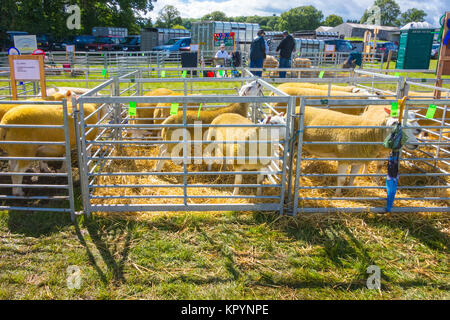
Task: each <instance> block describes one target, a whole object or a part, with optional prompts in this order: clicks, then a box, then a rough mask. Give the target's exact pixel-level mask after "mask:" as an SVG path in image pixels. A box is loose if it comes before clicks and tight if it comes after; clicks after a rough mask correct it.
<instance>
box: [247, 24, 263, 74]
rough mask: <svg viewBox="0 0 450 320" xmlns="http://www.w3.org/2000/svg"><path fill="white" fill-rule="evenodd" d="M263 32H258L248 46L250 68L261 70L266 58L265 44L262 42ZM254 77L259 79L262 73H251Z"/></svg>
mask: <svg viewBox="0 0 450 320" xmlns="http://www.w3.org/2000/svg"><path fill="white" fill-rule="evenodd" d="M264 35H265V33H264V30H259V31H258V37H257V38H255V39H254V40H253V41H252V44H251V46H250V68H262V67H263V62H264V59H265V58H266V42H265V41H264ZM252 73H253V74H254V75H255V76H258V77H261V74H262V71H252Z"/></svg>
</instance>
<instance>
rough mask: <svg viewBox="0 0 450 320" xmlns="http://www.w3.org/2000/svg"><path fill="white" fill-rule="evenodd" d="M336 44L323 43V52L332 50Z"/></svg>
mask: <svg viewBox="0 0 450 320" xmlns="http://www.w3.org/2000/svg"><path fill="white" fill-rule="evenodd" d="M335 48H336V46H335V45H334V44H326V45H325V52H334V51H335Z"/></svg>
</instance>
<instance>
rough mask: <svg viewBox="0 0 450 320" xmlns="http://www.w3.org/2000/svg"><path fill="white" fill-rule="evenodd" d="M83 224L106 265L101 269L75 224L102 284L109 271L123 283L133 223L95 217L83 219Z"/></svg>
mask: <svg viewBox="0 0 450 320" xmlns="http://www.w3.org/2000/svg"><path fill="white" fill-rule="evenodd" d="M84 226H85V227H86V229H87V231H88V233H89V236H90V238H91V240H92V243H93V244H94V246H95V248H96V249H97V250H98V252H99V254H100V256H101V257H102V259H103V262H104V263H105V264H106V266H107V270H106V272H104V271H102V269H101V267H100V266H99V264H98V261H97V259H98V258H96V257H95V255H94V254H93V253H92V251H91V249H90V247H89V245H88V243H87V241H86V240H85V238H84V236H83V234H82V232H81V230H80V229H79V226H78V225H76V226H75V229H76V234H77V237H78V239H79V240H80V242H81V244H82V245H83V246H84V247H85V249H86V253H87V255H88V259H89V262H90V264H91V265H92V266H93V267H94V268H95V270H96V271H97V273H98V275H99V277H100V279H101V281H102V282H103V283H104V284H106V283H108V276H107V273H108V274H109V273H110V274H112V280H113V281H114V282H116V283H124V282H125V277H124V272H123V269H124V266H125V264H126V262H127V260H128V254H129V251H130V244H131V241H132V238H133V235H132V234H133V232H132V231H133V230H134V227H135V223H134V222H132V221H118V220H114V221H113V220H108V219H103V218H98V217H97V218H91V219H87V220H85V221H84Z"/></svg>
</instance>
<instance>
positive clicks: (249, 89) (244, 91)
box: [239, 80, 263, 97]
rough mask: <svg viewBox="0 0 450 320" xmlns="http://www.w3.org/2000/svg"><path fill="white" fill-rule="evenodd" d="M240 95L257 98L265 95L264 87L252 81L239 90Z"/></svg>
mask: <svg viewBox="0 0 450 320" xmlns="http://www.w3.org/2000/svg"><path fill="white" fill-rule="evenodd" d="M239 95H240V96H241V97H243V96H257V97H260V96H262V95H263V86H262V85H261V84H260V83H259V82H258V81H256V80H255V81H252V82H250V83H248V84H246V85H243V86H242V88H241V90H239Z"/></svg>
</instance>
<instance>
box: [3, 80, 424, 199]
mask: <svg viewBox="0 0 450 320" xmlns="http://www.w3.org/2000/svg"><path fill="white" fill-rule="evenodd" d="M278 89H280V90H281V91H283V92H285V93H287V94H289V95H292V96H318V97H319V96H321V97H323V96H328V89H329V88H328V85H316V84H311V83H284V84H282V85H280V86H279V87H278ZM50 90H53V91H52V92H49V96H48V97H47V98H46V99H39V98H37V99H30V100H27V101H33V100H38V101H39V100H41V101H45V100H47V101H58V100H59V101H61V100H62V99H64V98H66V99H67V101H68V109H69V110H68V111H69V114H70V113H71V110H72V99H71V96H72V95H73V94H82V93H85V92H86V90H87V89H79V88H59V89H50ZM262 93H263V88H262V86H261V84H260V83H259V82H258V81H253V82H251V83H249V84H246V85H244V86H243V87H242V88H241V90H240V92H239V95H240V96H261V95H262ZM367 94H368V92H361V91H360V90H359V89H357V88H355V87H352V86H346V87H345V86H332V87H331V96H340V97H343V98H346V99H358V98H363V97H367ZM170 95H177V93H175V92H174V91H172V90H170V89H165V88H159V89H155V90H153V91H151V92H149V93H147V94H146V96H170ZM24 103H25V104H23V105H17V104H16V105H5V104H0V117H1V118H0V120H1V123H0V124H1V125H17V124H19V125H21V124H47V125H62V124H63V114H62V112H63V111H62V107H61V106H55V105H32V104H26V101H24ZM83 106H84V114H85V116H86V117H88V121H87V124H95V123H97V122H98V121H99V119H102V118H103V117H104V116H105V112H106V111H105V109H104V108H102V109H101V110H100V109H98V107H97V105H95V104H84V105H83ZM285 107H286V106H285V105H283V104H281V103H279V104H273V109H274V110H276V111H277V113H278V112H280V113H279V114H274V115H272V116H268V117H266V119H264V121H263V123H264V124H267V125H268V126H270V125H277V126H275V127H276V128H278V131H276V132H278V134H277V138H278V139H279V140H280V141H281V140H283V139H285V138H286V137H285V135H284V133H285V130H286V129H285V128H284V127H283V125H284V124H286V121H287V119H286V116H285V115H283V113H281V111H282V110H284V109H285ZM248 112H249V103H234V104H230V105H229V106H227V107H223V108H218V109H215V110H209V109H206V110H203V111H202V112H201V113H200V114H199V113H198V112H197V111H192V110H189V111H187V114H186V121H187V123H188V124H194V122H196V121H201V122H202V124H203V125H208V124H211V125H248V127H242V128H241V129H242V130H240V131H239V135H240V136H239V137H238V139H237V140H246V141H250V140H252V141H253V140H256V141H257V140H261V134H262V133H261V128H262V127H251V125H252V124H253V123H252V121H250V120H249V119H248V118H247V116H248ZM299 112H300V110H299V106H298V104H297V107H296V113H299ZM89 115H91V116H90V117H89ZM416 115H417V113H416V112H414V111H410V112H408V113H407V114H405V115H404V116H405V117H406V118H407V122H408V127H409V129H406V130H404V133H405V134H406V136H407V142H406V145H405V146H406V147H407V148H408V149H411V150H414V149H415V148H417V146H418V140H417V139H416V137H415V136H416V135H418V134H419V133H420V127H419V126H420V125H421V123H420V121H421V120H420V121H418V119H417V118H416ZM397 121H398V120H397V119H395V118H392V117H390V110H389V108H386V107H385V106H382V105H371V106H361V107H355V108H341V109H339V108H338V109H333V110H329V109H323V108H315V107H306V108H305V112H304V125H305V126H314V128H306V130H304V133H303V141H304V142H326V144H310V143H306V144H304V146H303V150H305V151H307V152H308V153H310V154H311V155H313V156H316V157H326V158H336V159H342V160H339V161H338V173H339V174H342V175H345V174H347V171H348V167H351V169H350V172H351V174H357V173H359V171H360V169H361V166H362V165H363V164H365V163H367V161H361V160H358V158H380V157H383V158H384V157H386V152H389V150H386V149H385V148H384V147H383V146H382V145H381V144H379V143H381V142H383V141H384V139H385V138H386V137H387V136H388V135H389V134H390V133H391V132H392V130H393V128H394V127H395V125H396V124H397ZM134 123H136V124H163V125H169V124H182V123H183V113H182V111H180V112H178V113H177V114H175V115H170V114H169V110H168V104H149V103H147V104H138V108H137V115H136V120H134ZM294 125H295V131H297V130H298V129H299V123H298V118H296V122H295V124H294ZM327 126H368V127H371V128H364V129H362V128H361V129H355V128H339V129H329V128H327ZM174 130H175V128H173V127H163V128H162V130H161V132H160V135H161V138H162V140H163V141H170V140H171V139H172V137H173V131H174ZM187 130H189V131H193V130H194V128H192V127H190V128H187ZM202 130H203V131H202V134H205V136H206V137H207V138H206V140H209V141H212V140H213V137H214V136H217V135H220V137H221V138H220V139H217V138H216V139H217V140H218V141H222V143H218V145H216V147H217V148H218V150H220V151H221V152H222V154H225V151H226V150H225V148H229V145H228V144H227V145H226V144H225V143H223V142H225V141H235V140H236V130H234V129H233V128H231V127H229V128H227V127H215V128H211V129H209V130H208V127H207V126H206V127H202ZM69 132H70V146H71V147H72V148H73V147H75V133H74V128H73V121H72V119H71V118H70V117H69ZM132 133H133V136H136V135H140V136H141V135H143V133H144V130H139V131H138V130H132ZM190 133H191V135H190V136H191V137H193V136H194V134H193V132H190ZM153 134H154V133H153ZM96 135H97V130H90V131H89V135H88V136H87V137H86V138H87V140H93V139H94V138H95V137H96ZM202 136H203V135H202ZM64 140H65V139H64V132H63V130H61V129H43V128H42V129H40V128H38V127H35V128H32V129H28V128H27V129H24V128H14V127H13V126H11V127H4V126H3V127H1V128H0V149H1V150H2V151H3V152H4V153H6V154H7V155H8V156H9V157H62V156H64V154H65V147H64V146H63V145H56V146H55V145H39V144H2V143H1V141H53V142H62V141H64ZM345 142H368V144H346V143H345ZM377 143H378V144H377ZM174 146H175V144H174V143H167V144H164V143H163V144H161V145H160V148H159V157H160V158H161V159H159V161H158V162H157V164H156V166H155V168H154V169H153V170H154V171H157V172H161V171H162V170H163V167H164V163H165V161H167V160H163V158H167V157H168V156H169V155H170V154H171V152H172V149H173V148H174ZM232 148H233V150H232V151H231V154H232V155H233V156H237V155H239V154H242V153H244V154H245V156H252V155H249V154H248V153H249V148H248V147H244V149H243V150H241V149H239V148H242V146H241V145H239V144H234V145H232ZM216 150H217V149H216ZM229 154H230V153H229V152H228V153H227V156H228V155H229ZM273 155H274V150H273V149H271V150H269V151H268V156H269V157H270V156H273ZM352 159H354V160H352ZM209 164H210V163H209ZM227 164H229V165H231V166H232V170H233V171H236V172H240V171H243V170H257V171H267V170H268V164H267V162H266V161H262V160H257V161H256V162H252V163H251V164H250V163H245V164H242V163H238V162H237V161H236V160H234V161H232V162H231V163H227ZM30 165H31V161H30V160H11V161H9V170H10V171H11V172H16V173H21V172H25V171H26V170H27V169H29V168H30ZM40 167H41V170H42V171H44V172H50V171H51V170H50V169H49V168H48V165H46V164H45V162H41V165H40ZM60 170H61V172H65V170H66V168H65V166H64V165H63V167H62V168H61V169H60ZM263 179H264V175H262V174H259V175H258V180H257V183H258V184H262V182H263ZM353 180H354V176H352V177H351V178H350V181H349V183H350V185H352V184H353ZM22 181H23V176H21V175H13V176H12V182H13V185H16V186H15V187H14V188H13V195H15V196H24V192H23V191H22V188H21V187H20V186H17V185H20V184H22ZM241 182H242V175H240V174H236V176H235V184H236V187H235V188H234V192H233V194H234V195H237V194H239V187H238V185H239V184H241ZM344 182H345V176H339V177H338V179H337V186H338V188H337V190H336V194H337V195H340V194H341V188H340V187H342V186H343V185H344ZM257 195H261V188H258V191H257Z"/></svg>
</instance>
